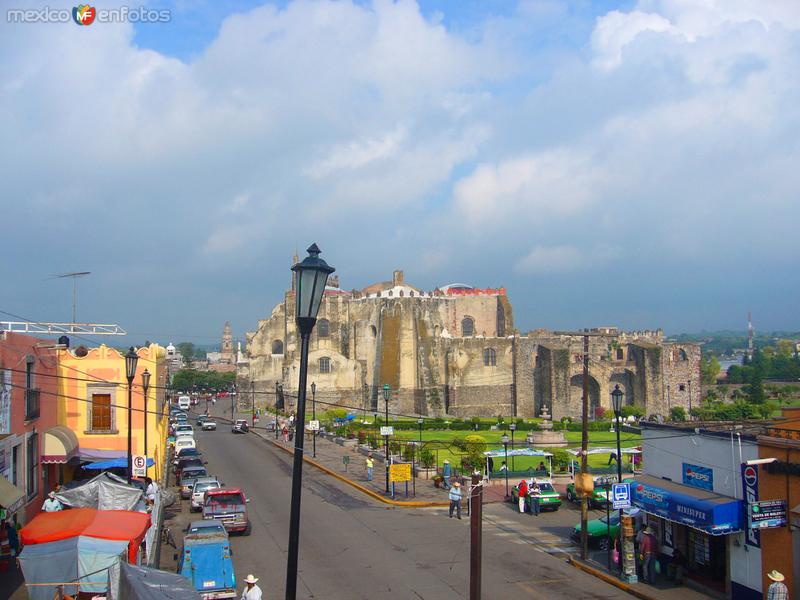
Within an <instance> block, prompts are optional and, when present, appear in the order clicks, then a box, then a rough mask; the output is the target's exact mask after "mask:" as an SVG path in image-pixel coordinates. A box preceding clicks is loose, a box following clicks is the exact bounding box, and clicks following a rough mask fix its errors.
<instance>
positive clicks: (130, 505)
mask: <svg viewBox="0 0 800 600" xmlns="http://www.w3.org/2000/svg"><path fill="white" fill-rule="evenodd" d="M142 495H143V494H142V490H141V489H140V488H138V487H136V486H132V485H128V484H127V483H126V482H125V480H123V479H121V478H119V477H117V476H116V475H113V474H111V473H101V474H100V475H98V476H96V477H94V478H93V479H90V480H89V481H87V482H85V483H83V484H82V485H80V486H78V487H73V488H70V489H68V490H62V491H61V492H59V493H57V494H56V498H57V499H58V501H59V502H61V504H64V505H65V506H71V507H72V508H97V509H99V510H136V509H143V508H144V503H143V502H142ZM140 512H141V511H140Z"/></svg>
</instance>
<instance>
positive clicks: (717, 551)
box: [686, 528, 726, 591]
mask: <svg viewBox="0 0 800 600" xmlns="http://www.w3.org/2000/svg"><path fill="white" fill-rule="evenodd" d="M687 532H688V534H689V535H688V540H687V544H686V545H687V548H686V550H687V559H688V563H689V570H690V572H691V573H692V577H693V579H695V580H697V581H698V582H700V583H702V584H703V585H706V586H708V587H710V588H712V589H716V590H723V591H724V589H725V563H726V550H725V542H726V538H725V536H712V535H707V534H705V533H703V532H702V531H698V530H696V529H691V528H689V529H688V530H687Z"/></svg>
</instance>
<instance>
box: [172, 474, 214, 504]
mask: <svg viewBox="0 0 800 600" xmlns="http://www.w3.org/2000/svg"><path fill="white" fill-rule="evenodd" d="M199 477H208V471H206V468H205V467H187V468H185V469H184V470H183V471H181V478H180V479H179V480H178V486H179V487H180V490H181V498H182V499H184V500H188V499H189V498H190V497H191V495H192V487H194V482H195V481H197V479H198V478H199Z"/></svg>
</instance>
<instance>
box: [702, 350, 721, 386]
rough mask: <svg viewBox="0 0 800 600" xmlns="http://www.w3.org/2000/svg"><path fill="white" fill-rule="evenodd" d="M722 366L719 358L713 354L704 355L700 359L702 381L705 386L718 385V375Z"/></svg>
mask: <svg viewBox="0 0 800 600" xmlns="http://www.w3.org/2000/svg"><path fill="white" fill-rule="evenodd" d="M720 369H721V367H720V365H719V361H718V360H717V357H716V356H714V355H713V354H711V355H709V354H704V355H703V356H702V357H701V358H700V381H701V382H702V383H703V385H714V384H715V383H717V375H719V372H720Z"/></svg>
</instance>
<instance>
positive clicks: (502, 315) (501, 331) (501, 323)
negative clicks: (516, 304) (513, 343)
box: [497, 301, 506, 336]
mask: <svg viewBox="0 0 800 600" xmlns="http://www.w3.org/2000/svg"><path fill="white" fill-rule="evenodd" d="M505 334H506V312H505V311H504V310H503V306H502V305H501V304H500V302H499V301H498V303H497V335H498V336H502V335H505Z"/></svg>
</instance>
